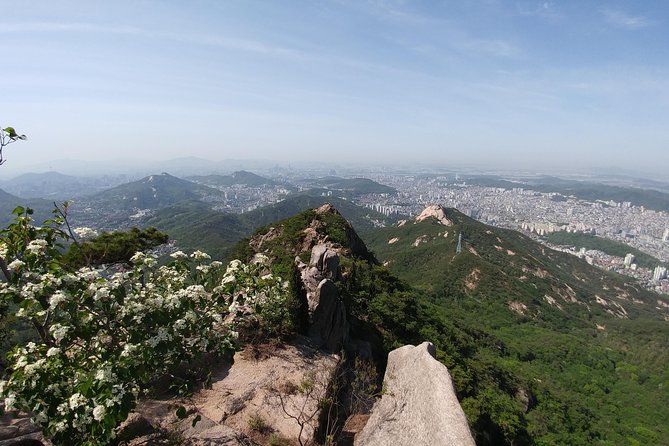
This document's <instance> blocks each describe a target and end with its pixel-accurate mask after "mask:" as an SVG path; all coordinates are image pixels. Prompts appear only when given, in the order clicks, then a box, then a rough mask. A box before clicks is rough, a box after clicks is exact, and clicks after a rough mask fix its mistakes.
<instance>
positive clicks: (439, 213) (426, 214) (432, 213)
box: [415, 204, 453, 226]
mask: <svg viewBox="0 0 669 446" xmlns="http://www.w3.org/2000/svg"><path fill="white" fill-rule="evenodd" d="M428 218H434V219H435V220H437V221H438V222H439V223H440V224H442V225H444V226H451V225H453V222H452V221H451V220H449V219H448V217H446V210H445V209H444V207H443V206H441V205H439V204H433V205H430V206H428V207H426V208H425V209H423V212H421V213H420V214H419V215H418V216H417V217H416V220H415V221H416V223H418V222H421V221H423V220H427V219H428Z"/></svg>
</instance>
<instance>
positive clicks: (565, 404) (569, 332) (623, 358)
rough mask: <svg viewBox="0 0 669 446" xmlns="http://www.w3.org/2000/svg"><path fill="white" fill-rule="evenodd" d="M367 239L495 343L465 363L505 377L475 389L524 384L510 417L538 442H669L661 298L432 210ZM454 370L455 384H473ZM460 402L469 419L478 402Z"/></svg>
mask: <svg viewBox="0 0 669 446" xmlns="http://www.w3.org/2000/svg"><path fill="white" fill-rule="evenodd" d="M460 235H461V241H460V247H461V249H460V252H458V241H459V240H460ZM367 241H368V244H369V246H370V248H371V249H372V250H373V252H375V254H376V255H377V258H378V259H379V261H380V262H382V263H383V264H384V265H387V267H388V268H389V269H390V271H391V272H393V273H394V274H397V276H398V277H399V278H401V279H402V280H405V281H406V282H408V283H410V284H412V285H414V286H417V287H418V288H420V289H421V290H423V291H424V292H426V293H428V294H429V295H430V299H431V301H432V302H433V303H434V304H435V305H436V306H437V308H438V309H439V310H440V311H441V312H443V313H445V314H447V315H448V320H449V322H450V323H451V324H453V325H455V326H456V327H458V328H460V329H462V330H463V331H465V332H467V333H476V334H474V336H475V337H476V339H477V343H479V344H485V345H489V346H495V349H496V350H495V349H493V351H492V353H491V352H490V351H487V352H486V353H485V354H484V355H480V354H475V355H474V356H472V357H470V359H471V360H472V361H473V362H472V363H470V364H471V366H472V367H474V368H479V367H485V368H491V369H494V370H497V371H498V376H500V377H503V378H502V381H498V382H495V381H493V382H489V383H487V384H482V383H479V384H478V385H483V386H488V387H489V389H494V388H497V387H499V386H502V387H505V386H508V385H510V384H513V383H516V385H517V384H518V383H524V384H523V385H522V386H521V387H522V391H523V392H525V394H524V396H523V397H522V400H523V401H524V406H523V414H522V417H521V418H518V419H515V422H518V421H520V425H522V426H524V428H525V429H527V433H528V435H529V437H530V438H531V439H532V441H533V442H534V443H535V444H584V445H585V444H623V443H625V444H628V443H629V444H668V443H669V429H668V428H667V426H666V423H665V421H663V420H666V419H667V417H669V408H668V407H667V405H666V404H665V403H662V402H661V401H665V402H666V401H669V399H668V398H669V389H667V383H669V370H668V369H667V367H666V365H667V364H668V363H669V345H668V344H667V343H666V339H669V322H668V321H669V299H668V298H667V296H664V295H659V294H655V293H652V292H650V291H646V290H644V289H641V288H640V287H639V286H638V285H636V284H635V283H634V282H632V281H630V280H627V279H626V278H623V277H621V276H619V275H616V274H614V273H609V272H606V271H603V270H600V269H597V268H595V267H593V266H591V265H588V264H587V263H586V262H585V261H584V260H581V259H578V258H577V257H574V256H571V255H568V254H565V253H561V252H557V251H553V250H551V249H549V248H546V247H544V246H542V245H540V244H538V243H536V242H534V241H533V240H531V239H529V238H528V237H526V236H524V235H522V234H520V233H518V232H515V231H510V230H504V229H499V228H494V227H491V226H487V225H484V224H482V223H480V222H477V221H475V220H472V219H470V218H468V217H467V216H465V215H464V214H462V213H460V212H458V211H457V210H455V209H444V208H441V207H439V206H434V207H430V208H428V209H426V210H425V211H424V212H423V213H422V214H421V215H419V216H418V217H417V218H416V219H414V220H409V221H404V222H400V223H399V224H398V225H396V226H393V227H387V228H381V229H378V230H377V231H376V232H375V233H374V234H371V235H370V236H368V237H367ZM453 361H454V362H455V363H457V361H458V360H457V359H453ZM447 365H448V366H449V368H450V367H451V364H448V363H447ZM454 377H455V381H456V384H455V385H456V389H457V390H458V391H459V392H462V391H463V390H465V391H466V389H467V388H468V386H471V385H473V383H471V382H467V381H466V380H464V381H463V380H459V379H458V376H457V374H455V376H454ZM474 385H476V384H474ZM468 398H469V397H467V396H465V397H464V398H463V399H462V400H461V402H462V405H463V407H464V409H465V413H466V414H467V416H468V417H470V421H471V417H473V416H477V414H480V408H479V406H478V404H479V403H476V402H474V401H469V399H468ZM517 402H518V401H516V402H514V403H512V402H509V401H507V403H502V402H501V400H500V404H516V403H517ZM516 416H517V414H516ZM493 419H494V417H493ZM508 421H511V420H508ZM475 424H476V423H475ZM474 427H475V426H474ZM477 441H478V439H477ZM505 441H506V440H505Z"/></svg>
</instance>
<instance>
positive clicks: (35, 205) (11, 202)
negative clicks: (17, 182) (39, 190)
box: [0, 189, 54, 227]
mask: <svg viewBox="0 0 669 446" xmlns="http://www.w3.org/2000/svg"><path fill="white" fill-rule="evenodd" d="M17 206H23V207H24V208H31V209H32V210H33V211H34V214H33V215H32V218H33V220H35V221H36V222H39V223H41V222H43V221H44V220H47V219H50V218H52V217H53V213H52V211H53V208H54V206H53V201H49V200H43V199H40V198H20V197H17V196H16V195H12V194H10V193H8V192H6V191H4V190H2V189H0V224H1V225H2V226H3V227H4V226H6V225H7V224H9V223H11V222H12V221H13V220H14V218H15V215H13V214H12V211H13V210H14V209H15V208H16V207H17Z"/></svg>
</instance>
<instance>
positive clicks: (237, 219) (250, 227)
mask: <svg viewBox="0 0 669 446" xmlns="http://www.w3.org/2000/svg"><path fill="white" fill-rule="evenodd" d="M325 203H332V204H334V205H335V206H337V208H338V209H341V212H342V214H344V215H345V216H346V217H347V218H348V219H349V220H350V221H351V222H352V224H353V225H354V226H355V228H356V229H358V230H359V231H360V232H361V233H362V234H366V233H368V232H369V231H371V230H373V229H374V228H375V227H377V226H380V225H385V224H387V223H388V220H387V218H386V217H385V216H384V215H383V214H380V213H378V212H376V211H373V210H371V209H367V208H364V207H361V206H357V205H355V204H353V203H351V202H348V201H346V200H343V199H341V198H337V197H324V196H313V195H309V194H296V195H292V196H289V197H288V198H286V199H285V200H282V201H280V202H278V203H275V204H273V205H270V206H264V207H261V208H258V209H254V210H253V211H251V212H247V213H245V214H227V213H222V212H216V211H212V210H211V208H210V207H209V206H208V205H206V204H205V203H202V202H197V201H189V202H182V203H178V204H175V205H173V206H169V207H166V208H163V209H159V210H157V211H156V212H155V213H154V214H153V215H151V216H150V217H148V218H147V219H146V220H145V221H144V222H143V224H144V225H146V226H155V227H156V228H158V229H160V230H162V231H165V232H167V233H168V234H169V236H170V238H172V239H176V240H177V243H178V245H179V246H181V247H182V248H184V249H202V250H206V251H207V252H209V253H210V254H211V255H214V256H216V257H224V256H225V254H226V253H227V252H228V251H229V250H230V248H231V247H232V246H233V245H234V244H235V243H236V242H237V241H238V240H239V239H241V238H243V237H248V236H249V235H251V234H252V233H253V231H255V230H256V229H257V228H259V227H261V226H264V225H267V224H270V223H272V222H275V221H278V220H282V219H284V218H287V217H289V216H291V215H295V214H297V213H299V212H302V211H304V210H305V209H309V208H314V207H319V206H322V205H323V204H325Z"/></svg>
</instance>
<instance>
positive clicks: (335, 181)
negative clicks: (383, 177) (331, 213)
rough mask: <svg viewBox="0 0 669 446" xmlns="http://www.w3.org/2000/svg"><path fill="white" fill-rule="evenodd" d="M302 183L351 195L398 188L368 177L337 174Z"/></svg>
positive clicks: (383, 192)
mask: <svg viewBox="0 0 669 446" xmlns="http://www.w3.org/2000/svg"><path fill="white" fill-rule="evenodd" d="M302 183H304V184H307V185H309V186H311V187H314V188H322V189H327V190H336V191H341V192H346V193H348V194H351V195H354V196H355V195H363V194H396V193H397V190H396V189H394V188H392V187H390V186H386V185H384V184H380V183H377V182H376V181H373V180H370V179H368V178H340V177H335V176H327V177H323V178H318V179H310V180H303V181H302Z"/></svg>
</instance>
